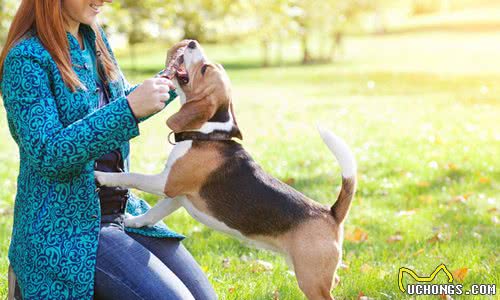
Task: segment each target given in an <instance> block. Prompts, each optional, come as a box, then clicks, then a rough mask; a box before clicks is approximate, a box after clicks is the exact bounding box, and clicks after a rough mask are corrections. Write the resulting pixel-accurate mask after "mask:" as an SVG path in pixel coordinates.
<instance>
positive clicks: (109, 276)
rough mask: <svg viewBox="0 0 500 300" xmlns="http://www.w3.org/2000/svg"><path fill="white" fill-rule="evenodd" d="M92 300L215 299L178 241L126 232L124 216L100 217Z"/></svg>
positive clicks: (192, 260) (191, 259) (202, 275)
mask: <svg viewBox="0 0 500 300" xmlns="http://www.w3.org/2000/svg"><path fill="white" fill-rule="evenodd" d="M94 291H95V296H94V299H96V300H101V299H120V300H128V299H155V300H156V299H166V300H169V299H196V300H203V299H217V295H216V294H215V291H214V289H213V288H212V286H211V284H210V282H209V281H208V279H207V277H206V276H205V274H204V273H203V271H202V270H201V269H200V267H199V265H198V264H197V263H196V261H195V260H194V258H193V257H192V256H191V254H190V253H189V252H188V251H187V249H186V248H185V247H184V246H183V245H182V244H181V243H180V241H178V240H177V239H163V238H161V239H160V238H153V237H146V236H143V235H140V234H134V233H129V232H125V231H124V228H123V215H118V216H116V215H115V216H103V219H102V223H101V231H100V234H99V247H98V250H97V264H96V274H95V289H94Z"/></svg>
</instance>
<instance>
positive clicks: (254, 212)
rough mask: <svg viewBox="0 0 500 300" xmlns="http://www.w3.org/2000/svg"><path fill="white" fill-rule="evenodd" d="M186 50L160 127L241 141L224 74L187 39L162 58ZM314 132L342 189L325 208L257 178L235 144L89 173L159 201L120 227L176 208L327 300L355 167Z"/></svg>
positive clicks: (185, 144) (346, 152) (190, 145)
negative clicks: (288, 270) (252, 249)
mask: <svg viewBox="0 0 500 300" xmlns="http://www.w3.org/2000/svg"><path fill="white" fill-rule="evenodd" d="M186 45H188V46H187V47H186V51H185V53H184V65H185V66H184V67H185V69H186V71H187V73H188V76H189V82H188V83H187V84H181V81H179V80H178V78H177V79H174V83H175V84H176V86H177V92H178V93H179V96H180V101H181V103H182V107H181V108H180V110H179V111H178V112H177V113H175V114H174V115H172V116H171V117H170V118H169V119H168V120H167V125H168V127H170V128H171V129H172V130H173V131H174V132H183V131H201V132H204V133H209V132H212V131H214V130H220V131H228V132H232V134H233V136H234V137H238V138H241V134H240V131H239V128H238V125H237V123H236V118H235V116H234V111H233V108H232V102H231V100H232V99H231V89H230V82H229V79H228V77H227V75H226V72H225V71H224V69H223V68H222V66H221V65H219V64H213V63H210V62H209V61H208V60H207V59H206V57H205V55H204V54H203V51H202V49H201V47H200V45H199V44H198V43H197V42H195V41H183V42H181V43H179V44H177V45H176V46H174V47H173V48H172V49H171V50H170V51H169V53H175V51H176V50H177V49H178V48H179V47H184V46H186ZM169 56H170V55H169ZM168 59H169V58H167V62H168V61H169V60H168ZM318 129H319V133H320V135H321V137H322V138H323V141H324V142H325V143H326V145H327V146H328V148H329V149H330V150H331V152H332V153H333V154H334V155H335V157H336V158H337V160H338V162H339V164H340V166H341V169H342V189H341V191H340V194H339V195H338V198H337V201H336V202H335V204H334V205H333V206H332V207H331V208H330V207H327V206H325V205H322V204H320V203H318V202H315V201H313V200H310V199H309V198H307V197H306V196H304V195H303V194H301V193H300V192H298V191H296V190H295V189H293V188H292V187H290V186H288V185H286V184H284V183H283V182H281V181H279V180H278V179H275V178H273V177H272V176H270V175H268V174H267V173H265V172H264V171H263V170H262V169H261V168H260V167H259V166H258V165H257V164H256V163H255V161H254V160H253V159H252V158H251V157H250V155H249V154H248V153H247V152H246V151H245V150H244V149H243V147H242V146H241V145H240V144H239V143H237V142H235V141H192V140H189V141H182V142H179V143H177V144H176V145H175V146H174V147H173V150H172V152H171V153H170V156H169V158H168V161H167V163H166V166H165V169H164V170H163V172H161V173H160V174H156V175H143V174H135V173H101V172H96V178H97V180H98V181H99V183H100V184H102V185H105V186H122V187H127V188H135V189H138V190H142V191H145V192H149V193H152V194H156V195H160V196H163V197H166V198H165V199H163V200H161V201H159V202H158V204H157V205H156V206H154V207H152V208H151V210H149V211H148V212H147V213H146V214H144V215H141V216H136V217H133V216H130V215H129V216H127V218H126V220H125V225H126V226H130V227H142V226H151V225H153V224H155V223H157V222H159V221H161V220H162V219H163V218H165V217H166V216H168V215H169V214H171V213H172V212H174V211H175V210H177V209H178V208H180V207H181V206H182V207H184V208H185V209H186V210H187V211H188V213H189V214H190V215H191V216H192V217H193V218H195V219H196V220H198V221H199V222H201V223H203V224H205V225H207V226H209V227H211V228H213V229H216V230H219V231H222V232H225V233H228V234H230V235H233V236H236V237H238V238H240V239H243V240H245V241H249V242H251V243H252V244H254V245H256V246H258V247H262V248H266V249H270V250H273V251H276V252H279V253H281V254H283V255H284V256H285V258H286V260H287V262H288V263H289V265H290V266H291V267H292V268H293V269H294V271H295V274H296V277H297V281H298V284H299V287H300V288H301V290H302V291H303V292H304V294H305V295H306V296H307V298H308V299H333V298H332V296H331V295H330V289H331V288H332V285H333V283H334V282H333V281H334V278H335V285H336V284H337V282H338V277H337V275H336V270H337V267H338V266H339V263H340V262H341V258H342V241H343V224H344V221H345V219H346V216H347V214H348V212H349V208H350V205H351V201H352V198H353V195H354V191H355V186H356V162H355V159H354V156H353V155H352V153H351V151H350V149H349V147H348V146H347V145H346V144H345V143H344V142H343V141H342V139H340V138H339V137H337V136H336V135H334V134H333V133H331V132H329V131H328V130H325V129H322V128H318Z"/></svg>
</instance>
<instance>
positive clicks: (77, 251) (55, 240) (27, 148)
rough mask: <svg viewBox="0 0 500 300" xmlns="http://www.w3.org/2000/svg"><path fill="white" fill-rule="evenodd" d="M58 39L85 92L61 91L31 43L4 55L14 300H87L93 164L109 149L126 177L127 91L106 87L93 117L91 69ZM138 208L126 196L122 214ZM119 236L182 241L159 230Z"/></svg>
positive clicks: (134, 132) (95, 220)
mask: <svg viewBox="0 0 500 300" xmlns="http://www.w3.org/2000/svg"><path fill="white" fill-rule="evenodd" d="M80 31H81V32H82V34H83V36H84V38H87V39H89V40H90V41H91V45H92V47H93V48H94V49H93V51H95V38H96V37H95V33H94V31H93V30H92V28H91V27H90V26H86V25H81V26H80ZM100 31H101V34H102V35H103V39H104V41H105V43H106V46H107V47H108V50H109V51H110V52H111V48H110V47H109V44H108V42H107V40H106V37H105V35H104V32H103V31H102V30H100ZM68 40H69V45H70V55H71V60H72V63H73V70H74V71H75V72H76V74H77V75H78V77H79V78H80V80H81V82H82V83H83V84H84V85H85V86H86V89H85V90H84V89H78V90H77V91H76V92H74V93H72V92H71V90H69V89H68V88H67V86H66V85H65V84H64V82H63V80H62V78H61V74H60V72H59V70H58V68H57V66H56V64H55V62H54V60H53V59H52V57H51V56H50V54H49V53H48V51H47V50H46V49H45V48H44V47H43V45H42V44H41V42H40V40H39V39H38V38H37V37H36V35H33V36H31V37H27V38H26V39H23V40H22V41H20V42H19V43H18V44H17V45H15V46H14V47H13V48H12V49H11V50H10V51H9V54H8V55H7V58H6V60H5V66H4V70H3V80H2V82H1V85H0V90H1V91H2V94H3V101H4V106H5V109H6V111H7V119H8V124H9V129H10V133H11V135H12V137H13V139H14V140H15V142H16V143H17V144H18V146H19V154H20V168H19V176H18V180H17V194H16V200H15V207H14V225H13V230H12V240H11V244H10V248H9V260H10V263H11V265H12V267H13V269H14V272H15V273H16V275H17V276H18V281H19V285H20V287H21V291H22V294H23V297H24V299H91V298H92V295H93V286H94V272H95V262H96V251H97V243H98V236H99V223H100V217H101V216H100V208H99V199H98V195H97V193H96V192H95V189H96V186H95V181H94V161H95V159H96V158H98V157H100V156H101V155H103V154H104V153H107V152H110V151H111V150H113V149H117V148H119V149H120V150H121V153H122V157H124V159H125V171H128V169H129V142H128V141H129V140H130V139H132V138H134V137H136V136H138V135H139V127H138V124H137V122H136V121H135V120H134V116H133V114H132V112H131V110H130V107H129V105H128V103H127V99H126V96H127V95H128V94H129V93H130V92H131V91H132V90H133V88H131V87H130V86H129V85H128V83H127V82H126V80H125V79H124V78H123V76H121V78H120V79H119V80H117V81H114V82H111V83H110V84H109V85H110V86H109V88H110V89H109V90H110V92H111V95H110V99H111V103H110V104H108V105H106V106H105V107H103V108H101V109H98V92H97V91H96V83H95V80H94V74H93V73H92V68H89V67H88V65H86V64H85V63H84V58H83V57H82V51H81V50H80V46H79V43H78V41H77V40H76V38H75V37H73V35H71V34H69V33H68ZM111 53H112V52H111ZM113 59H114V56H113ZM115 63H116V60H115ZM141 121H142V120H141ZM129 193H130V191H129ZM148 209H149V206H148V204H147V203H146V202H145V201H144V200H142V199H139V198H137V197H136V196H135V195H133V194H131V193H130V197H129V200H128V204H127V212H129V213H130V214H132V215H139V214H142V213H144V212H146V211H147V210H148ZM126 230H127V231H130V232H136V233H140V234H144V235H148V236H154V237H174V238H179V239H182V238H183V236H182V235H179V234H177V233H175V232H172V231H170V230H169V229H168V228H167V227H166V226H165V224H163V223H159V224H157V225H155V226H154V227H151V228H140V229H133V228H126Z"/></svg>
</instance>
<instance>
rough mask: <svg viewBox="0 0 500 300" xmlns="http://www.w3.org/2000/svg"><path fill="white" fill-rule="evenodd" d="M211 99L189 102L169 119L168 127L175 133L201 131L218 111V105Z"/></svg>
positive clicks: (201, 98) (201, 97)
mask: <svg viewBox="0 0 500 300" xmlns="http://www.w3.org/2000/svg"><path fill="white" fill-rule="evenodd" d="M207 92H208V91H207ZM204 94H205V93H204ZM211 98H212V97H203V96H200V97H199V98H198V97H197V98H196V99H190V100H188V101H187V102H186V103H185V104H184V105H183V106H182V107H181V109H180V110H179V111H178V112H176V113H175V114H174V115H172V116H171V117H170V118H168V120H167V125H168V127H170V129H172V130H173V131H174V132H181V131H185V130H193V129H199V128H200V127H201V126H202V125H203V124H204V123H205V122H206V121H208V120H210V119H211V118H212V117H213V116H214V114H215V112H216V111H217V103H216V101H213V100H212V99H211Z"/></svg>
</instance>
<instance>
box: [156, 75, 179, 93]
mask: <svg viewBox="0 0 500 300" xmlns="http://www.w3.org/2000/svg"><path fill="white" fill-rule="evenodd" d="M157 84H158V85H160V86H167V87H168V88H169V90H175V85H174V83H173V82H172V80H170V79H167V78H163V77H162V78H158V79H157Z"/></svg>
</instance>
